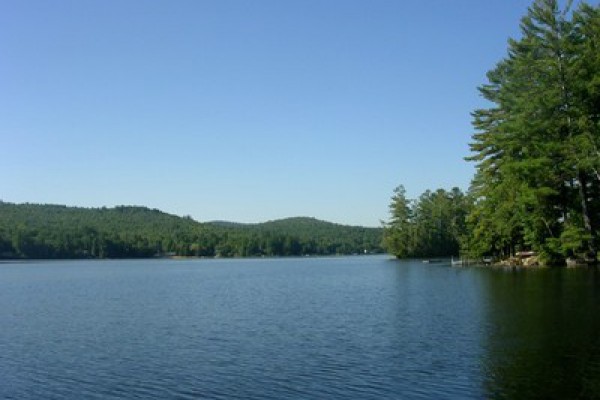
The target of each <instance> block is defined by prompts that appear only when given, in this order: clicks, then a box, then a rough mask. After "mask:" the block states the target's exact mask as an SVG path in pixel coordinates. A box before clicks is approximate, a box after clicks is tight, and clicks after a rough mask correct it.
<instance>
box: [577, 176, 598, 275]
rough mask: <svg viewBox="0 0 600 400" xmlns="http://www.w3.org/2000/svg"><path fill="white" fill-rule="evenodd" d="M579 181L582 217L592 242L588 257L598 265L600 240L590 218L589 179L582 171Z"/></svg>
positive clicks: (589, 244) (589, 245) (589, 242)
mask: <svg viewBox="0 0 600 400" xmlns="http://www.w3.org/2000/svg"><path fill="white" fill-rule="evenodd" d="M578 180H579V197H580V198H581V216H582V218H583V227H584V229H585V230H586V232H587V233H588V234H589V235H590V240H589V241H588V257H589V258H590V260H589V261H591V263H592V264H597V263H598V257H597V255H598V247H597V246H598V240H597V239H598V238H597V235H596V230H595V229H594V224H593V222H592V219H591V218H590V212H589V201H588V190H587V178H586V176H585V174H584V173H583V172H582V171H579V172H578Z"/></svg>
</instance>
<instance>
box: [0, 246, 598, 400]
mask: <svg viewBox="0 0 600 400" xmlns="http://www.w3.org/2000/svg"><path fill="white" fill-rule="evenodd" d="M599 290H600V279H599V274H598V273H597V272H596V271H592V270H532V271H503V270H489V269H480V268H465V269H456V268H450V267H449V266H448V265H445V264H435V265H434V264H431V265H426V264H422V263H420V262H398V261H394V260H389V259H387V258H385V257H354V258H323V259H312V258H311V259H272V260H188V261H167V260H153V261H144V260H138V261H106V262H91V261H84V262H81V261H71V262H41V263H24V264H23V263H21V264H2V265H0V398H8V399H38V398H44V399H63V398H97V399H117V398H144V399H146V398H151V399H232V398H238V399H322V398H327V399H404V398H408V399H465V398H472V399H481V398H499V399H534V398H539V399H572V398H597V397H598V396H599V394H600V386H599V382H600V347H599V346H600V339H599V338H600V335H599V333H600V298H599V296H600V293H599Z"/></svg>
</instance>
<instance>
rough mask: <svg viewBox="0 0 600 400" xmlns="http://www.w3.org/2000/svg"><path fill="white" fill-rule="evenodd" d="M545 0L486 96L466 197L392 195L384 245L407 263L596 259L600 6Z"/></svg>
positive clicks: (484, 90) (478, 115)
mask: <svg viewBox="0 0 600 400" xmlns="http://www.w3.org/2000/svg"><path fill="white" fill-rule="evenodd" d="M567 3H568V4H567V7H566V8H565V9H561V8H560V7H559V4H558V1H556V0H536V1H535V2H534V3H533V4H532V6H531V7H530V8H529V10H528V13H527V15H526V16H525V17H524V18H523V19H522V21H521V32H522V35H521V38H520V39H511V40H510V41H509V43H508V55H507V56H506V57H505V58H504V59H502V60H500V62H498V64H497V65H496V66H495V67H494V68H493V69H492V70H491V71H489V72H488V74H487V78H488V82H487V83H485V84H484V85H482V86H481V87H480V88H479V90H480V92H481V94H482V96H483V97H484V98H485V99H486V100H487V101H488V102H489V104H490V106H489V107H488V108H482V109H478V110H475V111H474V112H473V114H472V115H473V125H474V127H475V130H476V133H475V134H474V135H473V140H472V142H471V144H470V146H471V152H472V154H471V155H470V156H469V157H468V158H467V159H468V160H469V161H472V162H475V163H476V175H475V177H474V179H473V181H472V185H471V188H470V190H469V192H468V193H467V195H466V196H463V195H462V194H460V193H459V192H456V191H451V192H450V193H448V192H445V191H443V190H441V191H436V192H433V193H430V192H427V193H426V194H424V195H423V196H422V197H421V198H420V199H419V200H418V201H414V200H408V199H406V196H405V192H404V190H403V188H402V187H400V188H398V189H397V190H396V192H395V195H394V197H393V198H392V204H391V211H392V219H391V221H390V222H389V223H388V224H386V227H385V232H386V233H385V238H386V239H385V243H386V246H387V248H388V250H389V251H390V252H392V253H393V254H395V255H396V256H398V257H410V256H420V255H427V256H430V255H435V254H437V253H446V254H447V253H451V254H458V250H459V249H460V250H461V252H462V254H463V255H465V256H466V257H478V256H479V257H480V256H494V257H498V258H507V257H510V256H511V255H514V254H516V253H517V252H519V251H532V252H535V253H536V254H538V256H539V258H540V260H541V262H544V263H547V264H560V263H563V262H564V261H565V260H566V259H568V258H571V259H579V260H585V261H587V262H589V263H597V262H598V246H599V236H600V231H599V230H600V172H599V171H600V8H599V6H591V5H589V4H587V3H585V2H581V3H579V5H578V7H577V8H576V9H571V8H570V6H571V3H572V2H567Z"/></svg>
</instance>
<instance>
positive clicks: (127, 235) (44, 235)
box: [0, 202, 382, 258]
mask: <svg viewBox="0 0 600 400" xmlns="http://www.w3.org/2000/svg"><path fill="white" fill-rule="evenodd" d="M381 234H382V231H381V229H377V228H362V227H351V226H343V225H337V224H332V223H328V222H324V221H318V220H316V219H312V218H291V219H287V220H280V221H272V222H268V223H264V224H248V225H246V224H233V223H199V222H196V221H194V220H193V219H192V218H190V217H183V218H181V217H177V216H174V215H169V214H166V213H163V212H161V211H159V210H151V209H148V208H144V207H125V206H121V207H115V208H100V209H88V208H76V207H65V206H57V205H37V204H11V203H2V202H0V258H129V257H152V256H164V255H178V256H195V257H249V256H253V257H257V256H300V255H329V254H353V253H364V252H365V250H366V251H367V252H369V253H377V252H381V251H382V250H381V247H380V245H379V244H380V242H381Z"/></svg>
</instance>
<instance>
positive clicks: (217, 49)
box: [0, 0, 530, 226]
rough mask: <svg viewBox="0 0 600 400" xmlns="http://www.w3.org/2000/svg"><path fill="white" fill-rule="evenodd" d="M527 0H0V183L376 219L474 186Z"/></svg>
mask: <svg viewBox="0 0 600 400" xmlns="http://www.w3.org/2000/svg"><path fill="white" fill-rule="evenodd" d="M529 4H530V2H529V1H526V0H502V1H501V0H497V1H487V0H486V1H483V0H431V1H401V0H389V1H384V0H363V1H351V0H283V1H282V0H272V1H263V0H255V1H245V0H237V1H233V0H211V1H202V0H190V1H180V0H178V1H158V0H148V1H146V0H144V1H142V0H137V1H132V0H118V1H109V0H101V1H100V0H98V1H91V0H86V1H81V0H76V1H45V0H44V1H29V0H5V1H2V2H0V199H2V200H4V201H9V202H17V203H20V202H32V203H57V204H67V205H79V206H86V207H98V206H114V205H121V204H124V205H144V206H148V207H152V208H159V209H161V210H163V211H166V212H169V213H173V214H177V215H188V214H189V215H191V216H192V217H193V218H195V219H197V220H200V221H209V220H215V219H223V220H232V221H239V222H259V221H266V220H271V219H276V218H282V217H289V216H300V215H302V216H312V217H316V218H320V219H325V220H329V221H333V222H339V223H345V224H355V225H366V226H378V225H379V220H380V219H387V218H388V203H389V199H390V196H391V194H392V190H393V188H394V187H396V186H397V185H399V184H404V185H405V187H406V189H407V191H408V194H409V195H410V196H411V197H416V196H418V195H419V194H420V193H421V192H423V191H424V190H425V189H427V188H432V189H435V188H438V187H444V188H451V187H452V186H458V187H460V188H462V189H467V188H468V185H469V182H470V179H471V177H472V174H473V166H472V165H471V164H469V163H467V162H465V161H463V157H464V156H466V155H468V142H469V140H470V136H471V134H472V128H471V124H470V123H471V117H470V112H471V111H473V110H474V109H475V108H477V107H480V106H483V105H485V104H484V103H483V100H482V99H481V98H480V96H479V94H478V92H477V90H476V88H477V86H478V85H480V84H482V83H484V81H485V73H486V72H487V71H488V70H489V69H491V68H492V67H493V66H494V65H495V63H496V62H497V61H499V60H500V58H502V57H504V55H505V54H506V41H507V39H508V37H510V36H512V37H515V36H518V34H519V30H518V24H519V19H520V18H521V17H522V16H523V15H524V14H525V12H526V9H527V7H528V5H529Z"/></svg>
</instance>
